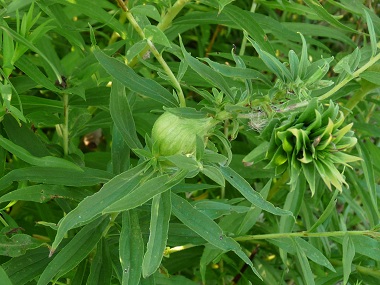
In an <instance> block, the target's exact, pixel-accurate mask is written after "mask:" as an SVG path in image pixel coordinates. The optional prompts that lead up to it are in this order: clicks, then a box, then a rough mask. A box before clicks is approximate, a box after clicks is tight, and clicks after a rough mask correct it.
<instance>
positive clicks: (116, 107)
mask: <svg viewBox="0 0 380 285" xmlns="http://www.w3.org/2000/svg"><path fill="white" fill-rule="evenodd" d="M110 113H111V117H112V120H113V122H114V123H115V125H116V127H117V128H118V129H119V131H120V133H121V134H122V135H123V138H124V140H125V142H126V143H127V145H128V146H129V147H130V148H131V149H134V148H142V145H141V142H140V140H139V139H138V137H137V133H136V126H135V122H134V119H133V116H132V110H131V107H130V106H129V101H128V99H127V96H126V94H125V88H124V86H123V85H122V84H121V83H120V82H119V81H117V80H114V81H113V83H112V88H111V97H110Z"/></svg>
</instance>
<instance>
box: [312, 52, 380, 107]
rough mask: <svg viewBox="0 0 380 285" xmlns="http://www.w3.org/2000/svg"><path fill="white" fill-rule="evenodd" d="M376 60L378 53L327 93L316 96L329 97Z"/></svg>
mask: <svg viewBox="0 0 380 285" xmlns="http://www.w3.org/2000/svg"><path fill="white" fill-rule="evenodd" d="M378 60H380V53H379V54H377V55H376V56H374V57H372V58H371V59H370V60H369V61H368V62H367V63H366V64H364V65H363V66H362V67H361V68H359V69H358V70H356V71H355V72H354V73H353V74H352V75H351V76H348V77H346V78H345V79H343V80H342V81H341V82H339V83H338V84H337V85H335V86H334V87H333V88H331V89H330V90H329V91H328V92H327V93H325V94H324V95H322V96H321V97H319V98H318V100H325V99H327V98H329V97H331V96H332V95H333V94H334V93H335V92H337V91H338V90H339V89H341V88H342V87H343V86H344V85H346V84H347V83H348V82H350V81H351V80H352V79H355V78H357V77H358V76H359V75H360V74H362V73H363V72H364V71H366V70H367V69H368V68H369V67H371V66H372V65H374V64H375V63H376V62H377V61H378Z"/></svg>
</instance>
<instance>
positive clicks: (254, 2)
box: [239, 0, 257, 56]
mask: <svg viewBox="0 0 380 285" xmlns="http://www.w3.org/2000/svg"><path fill="white" fill-rule="evenodd" d="M256 7H257V4H256V0H253V1H252V6H251V10H250V12H252V13H254V12H255V11H256ZM246 46H247V37H243V40H242V42H241V46H240V52H239V55H240V56H242V55H244V53H245V48H246Z"/></svg>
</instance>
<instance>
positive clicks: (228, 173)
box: [220, 167, 292, 215]
mask: <svg viewBox="0 0 380 285" xmlns="http://www.w3.org/2000/svg"><path fill="white" fill-rule="evenodd" d="M220 170H221V172H222V174H223V176H224V178H225V179H226V180H227V181H228V182H229V183H230V184H231V185H232V186H233V187H234V188H235V189H236V190H238V191H239V192H240V193H241V194H242V195H243V196H244V197H245V198H246V199H247V200H248V201H249V202H251V203H252V204H253V205H255V206H256V207H259V208H261V209H263V210H264V211H267V212H270V213H272V214H274V215H292V213H291V212H289V211H285V210H282V209H280V208H278V207H275V206H274V205H273V204H271V203H269V202H268V201H266V200H264V199H263V197H262V196H261V195H260V194H259V193H258V192H256V191H255V190H254V189H253V188H252V187H251V185H249V183H248V182H247V181H246V180H245V179H244V178H243V177H241V176H240V175H239V174H238V173H237V172H235V171H234V170H233V169H232V168H230V167H220Z"/></svg>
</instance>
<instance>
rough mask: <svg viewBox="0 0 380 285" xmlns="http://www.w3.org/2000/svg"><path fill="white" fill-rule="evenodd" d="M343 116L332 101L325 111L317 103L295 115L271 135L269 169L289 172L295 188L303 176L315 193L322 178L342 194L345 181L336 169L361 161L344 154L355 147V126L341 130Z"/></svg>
mask: <svg viewBox="0 0 380 285" xmlns="http://www.w3.org/2000/svg"><path fill="white" fill-rule="evenodd" d="M343 123H344V115H343V113H342V112H341V111H339V106H338V105H336V104H334V103H333V102H331V101H330V103H329V107H328V108H324V107H323V105H322V104H319V103H318V102H317V100H316V99H314V100H312V101H311V102H310V104H309V105H308V107H307V108H306V109H305V110H304V111H303V112H301V113H298V114H293V115H292V116H290V117H289V118H288V119H287V120H285V121H283V122H282V124H281V125H280V126H279V127H277V128H275V130H274V131H273V133H272V137H271V140H270V144H269V148H268V151H267V155H266V157H267V159H269V160H270V162H269V164H268V165H267V166H266V167H267V168H276V172H277V173H281V172H283V171H285V170H286V169H289V171H290V175H291V180H290V184H291V185H293V186H294V185H295V183H296V181H297V179H298V176H299V175H300V174H301V173H303V174H304V175H305V178H306V180H307V182H308V184H309V185H310V189H311V191H312V194H314V192H315V190H316V189H315V185H316V178H317V177H318V176H319V177H321V178H322V180H323V181H324V183H325V184H326V185H327V187H328V188H329V189H331V186H334V187H335V188H337V189H339V190H340V191H342V185H343V184H346V183H345V178H344V176H343V175H342V173H340V172H339V171H338V169H337V167H338V166H339V165H344V166H349V165H348V163H350V162H353V161H357V160H360V158H357V157H355V156H352V155H348V154H346V153H345V152H344V151H345V150H347V149H349V148H351V147H353V146H354V145H355V144H356V141H357V140H356V138H355V137H354V136H353V134H354V133H353V131H351V127H352V124H349V125H346V126H344V127H342V125H343Z"/></svg>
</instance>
